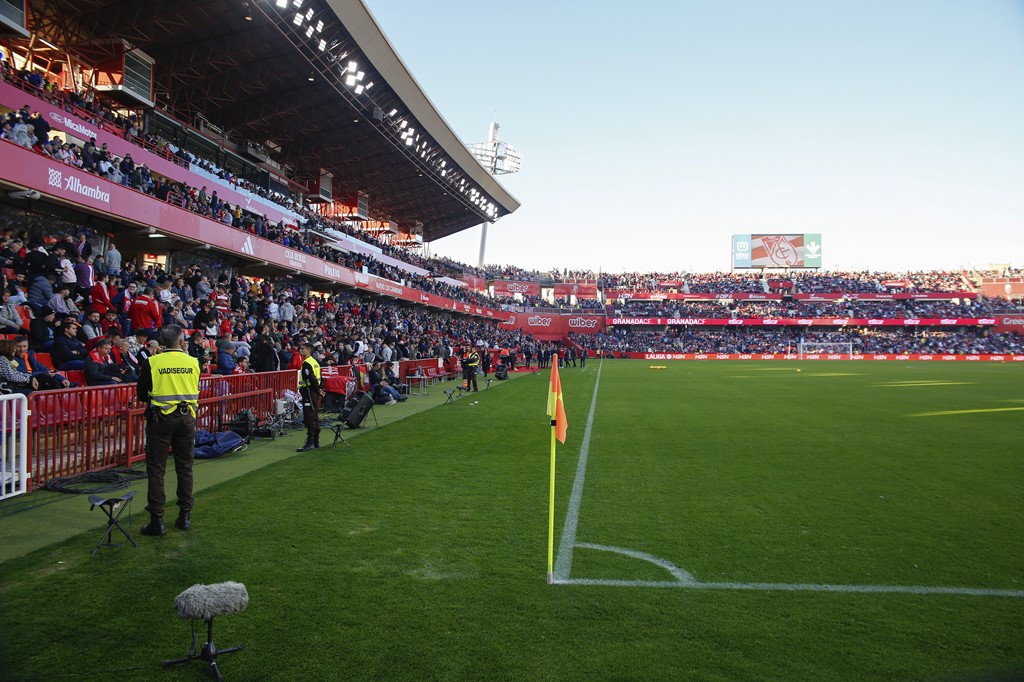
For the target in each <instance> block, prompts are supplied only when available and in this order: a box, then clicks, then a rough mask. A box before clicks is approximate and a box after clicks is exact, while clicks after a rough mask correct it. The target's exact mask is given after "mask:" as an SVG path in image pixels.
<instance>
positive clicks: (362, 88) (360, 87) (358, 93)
mask: <svg viewBox="0 0 1024 682" xmlns="http://www.w3.org/2000/svg"><path fill="white" fill-rule="evenodd" d="M365 89H366V88H364V87H363V86H362V85H357V86H356V94H357V95H361V94H363V90H365Z"/></svg>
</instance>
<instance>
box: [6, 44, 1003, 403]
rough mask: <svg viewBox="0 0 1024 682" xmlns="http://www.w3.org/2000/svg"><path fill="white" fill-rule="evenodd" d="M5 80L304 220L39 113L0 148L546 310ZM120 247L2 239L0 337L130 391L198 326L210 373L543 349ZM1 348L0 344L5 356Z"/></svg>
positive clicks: (134, 123)
mask: <svg viewBox="0 0 1024 682" xmlns="http://www.w3.org/2000/svg"><path fill="white" fill-rule="evenodd" d="M0 76H2V77H3V78H4V79H7V80H12V81H22V82H24V83H27V84H28V85H29V86H30V87H32V88H35V89H36V90H37V91H38V94H39V96H41V97H43V98H45V99H47V100H49V101H50V102H51V103H53V104H55V105H56V106H59V107H60V108H61V109H62V110H64V111H66V112H69V113H72V114H74V115H76V116H79V117H83V118H84V119H85V120H86V121H88V122H90V123H92V124H93V125H96V126H98V127H100V128H104V129H107V128H108V127H109V129H110V130H116V131H119V132H121V133H122V134H123V135H124V137H125V138H126V139H129V140H131V141H133V142H135V143H137V144H139V145H141V146H144V147H147V148H150V149H158V150H159V151H160V153H162V154H164V156H165V157H167V158H171V159H173V160H176V161H177V162H179V163H180V164H181V165H184V166H189V165H190V166H191V167H193V169H194V170H196V171H197V172H198V173H199V175H197V178H200V177H209V178H212V179H214V181H215V184H218V185H219V186H225V185H227V186H231V187H235V188H239V189H243V190H246V191H249V192H253V193H256V194H258V195H259V196H261V197H263V198H266V199H268V200H269V201H273V202H275V203H278V204H279V205H281V206H282V207H283V208H284V209H286V210H288V211H293V212H294V215H295V216H296V218H297V219H296V221H295V222H296V223H298V225H297V226H294V225H290V224H286V223H285V222H280V223H275V222H273V221H270V220H268V219H267V217H266V215H265V214H264V215H260V214H259V213H258V212H249V211H246V210H243V209H242V207H241V206H239V205H237V204H236V205H231V204H230V203H229V202H226V201H224V200H223V199H222V198H220V197H219V196H218V192H217V189H216V187H214V188H213V189H212V190H211V188H210V187H209V186H202V185H201V183H197V184H199V185H200V186H199V187H198V188H197V187H195V186H191V185H189V184H182V183H178V182H173V181H170V180H169V179H167V178H164V177H161V176H160V175H159V174H155V173H153V172H152V171H151V170H150V169H149V168H148V167H147V166H146V164H144V163H136V162H135V161H134V160H133V159H132V156H131V154H126V155H125V156H124V157H119V156H116V155H114V154H113V153H112V152H111V151H110V150H109V149H107V145H106V144H102V143H101V144H97V143H96V140H95V139H90V140H89V141H88V142H86V143H84V144H82V145H75V144H71V143H69V142H67V141H65V140H63V139H61V138H59V137H54V138H53V139H50V133H51V132H52V131H51V129H50V126H49V123H48V122H47V121H46V120H45V117H43V116H40V114H39V112H37V111H33V110H32V108H31V106H23V107H22V108H21V109H19V110H15V111H12V112H10V113H9V114H8V115H7V116H6V117H4V119H3V121H2V132H0V137H3V138H4V139H6V140H8V141H11V142H13V143H15V144H20V145H22V146H25V147H30V148H33V149H34V150H35V151H36V152H38V153H40V154H44V155H46V156H49V157H51V158H53V159H55V160H56V161H59V162H61V163H65V164H68V165H71V166H74V167H77V168H80V169H82V170H83V171H85V172H89V173H93V174H95V175H97V176H101V177H104V178H106V179H107V180H109V181H111V182H115V183H119V184H122V185H124V186H127V187H131V188H133V189H135V190H137V191H140V192H144V193H147V194H150V195H152V196H154V197H155V198H157V199H159V200H162V201H172V202H176V203H179V204H180V205H181V206H182V207H183V208H185V209H187V210H190V211H193V212H195V213H197V214H200V215H203V216H204V217H206V218H209V219H212V220H216V221H219V222H221V223H223V224H225V225H230V226H231V227H233V228H235V229H239V230H244V231H247V232H249V233H251V234H253V235H256V236H258V237H261V238H264V239H268V240H271V241H274V242H277V243H280V244H282V245H284V246H287V247H289V248H291V249H294V250H296V251H301V252H303V253H307V254H310V255H313V256H316V257H319V258H323V259H325V260H329V261H332V262H335V263H338V264H340V265H343V266H345V267H348V268H351V269H354V270H359V271H363V272H366V273H369V274H373V275H377V276H379V277H384V278H387V279H390V280H394V281H398V282H402V283H404V284H405V285H407V286H410V287H413V288H416V289H419V290H422V291H426V292H428V293H433V294H436V295H439V296H443V297H446V298H450V299H454V300H458V301H462V302H467V303H473V304H476V305H480V306H501V307H503V308H509V309H511V308H541V307H552V305H551V304H550V303H548V302H547V301H545V300H544V299H541V298H540V297H535V296H526V297H519V298H512V297H500V296H499V297H489V296H486V295H484V294H482V293H480V292H477V291H473V290H471V289H470V288H469V287H465V286H457V285H454V284H452V283H450V282H445V281H441V280H442V278H451V279H459V278H460V277H461V276H462V275H464V274H468V275H473V276H476V277H483V278H486V279H492V280H493V279H515V280H536V279H538V278H539V277H540V276H541V274H540V273H536V272H531V271H528V270H526V269H524V268H521V267H517V266H512V265H500V266H499V265H488V266H485V267H484V268H475V267H472V266H469V265H467V264H463V263H459V262H457V261H454V260H452V259H448V258H427V257H424V256H422V255H421V254H419V253H417V252H416V251H414V250H411V249H408V248H404V247H401V246H395V245H392V244H390V243H389V242H388V240H387V239H386V238H379V237H378V236H377V235H376V234H375V233H372V232H369V231H366V230H363V229H361V228H360V224H359V223H358V222H353V221H347V220H340V219H336V218H331V217H328V216H324V215H321V214H319V213H317V212H315V211H313V210H311V209H309V208H303V207H301V206H299V205H298V204H296V203H295V201H294V198H293V197H291V196H288V195H286V194H282V193H275V192H271V191H269V190H268V189H266V188H262V187H257V186H255V185H254V184H253V183H251V182H248V181H247V180H245V179H244V178H242V177H240V176H239V175H238V173H236V172H234V171H233V170H232V169H231V168H229V167H220V166H218V165H216V164H215V163H213V162H212V161H210V160H208V159H203V158H199V157H197V156H195V155H194V154H192V153H191V152H189V151H188V150H185V149H182V148H180V147H178V146H176V145H174V144H172V143H171V142H169V141H167V140H165V139H163V138H160V137H158V136H155V135H152V134H150V133H148V132H146V131H145V130H144V129H143V125H142V122H141V120H140V119H139V118H137V117H136V116H134V115H133V114H131V113H129V112H126V111H123V110H120V109H118V108H117V107H115V106H112V105H110V104H105V103H103V102H102V101H101V99H100V98H99V97H98V96H97V94H96V93H95V92H92V91H83V92H75V91H62V90H60V89H59V88H57V87H56V86H55V84H54V83H53V82H50V81H47V80H45V79H43V78H41V77H40V76H39V75H38V74H36V73H32V72H21V73H18V72H15V71H14V70H13V68H12V67H11V65H10V63H9V62H4V63H3V68H2V73H0ZM339 233H340V234H344V235H348V236H351V237H353V238H355V239H358V240H360V241H361V242H363V243H365V244H367V245H369V246H371V247H373V248H374V249H378V250H379V251H380V253H381V254H383V255H386V256H389V257H391V258H393V259H395V260H397V261H399V263H397V264H396V263H394V262H390V261H385V260H384V259H382V258H377V257H374V256H373V255H369V254H359V253H351V252H348V251H345V250H340V249H337V248H333V246H332V244H333V240H334V238H336V237H337V235H338V234H339ZM110 246H111V248H110V249H108V250H105V251H104V252H103V253H93V252H92V250H93V245H92V243H91V242H90V240H89V236H88V235H87V234H86V233H84V232H83V233H81V234H77V235H74V236H71V235H58V236H57V237H56V238H55V239H54V240H52V242H51V243H49V244H46V245H44V243H43V241H42V240H41V239H40V238H39V236H38V235H36V236H35V237H32V236H30V235H27V234H13V233H8V234H6V235H3V236H2V237H0V267H3V268H9V269H11V270H13V277H12V278H10V279H8V278H7V277H6V276H4V278H3V287H4V290H3V305H2V307H0V328H2V329H3V332H4V333H9V334H21V335H24V337H25V338H24V339H23V342H24V344H27V345H28V346H29V347H30V349H31V350H32V351H38V352H49V353H51V355H52V357H53V359H54V362H55V363H56V364H57V365H58V369H61V370H62V371H84V373H85V376H86V380H87V381H88V382H89V383H111V382H113V383H118V382H120V381H130V380H131V379H132V376H133V375H134V372H133V368H134V367H137V363H138V361H139V360H140V359H141V358H143V357H145V355H146V353H147V352H150V351H149V348H151V346H150V345H149V344H150V339H149V336H150V335H151V334H152V333H153V330H154V329H156V328H158V327H159V326H161V325H162V324H166V323H170V322H174V323H178V324H181V325H182V326H184V327H187V328H197V329H199V330H201V332H200V335H201V337H202V338H206V339H214V340H215V341H216V346H215V352H216V358H214V357H208V358H206V359H207V361H208V362H209V363H210V365H211V366H215V367H216V370H215V371H218V372H222V373H223V372H237V371H242V372H244V371H252V370H257V371H267V370H269V369H274V368H278V367H282V366H284V365H287V364H289V363H291V362H292V359H293V352H292V349H293V348H294V345H295V343H297V342H299V341H300V340H309V341H312V342H315V343H317V344H318V348H319V351H318V352H320V353H321V355H322V357H323V360H324V363H325V364H328V365H329V364H332V363H334V364H346V363H349V362H352V361H353V360H357V359H358V360H363V359H366V358H368V357H369V358H370V359H371V360H372V359H373V358H387V359H390V358H394V359H404V358H410V359H411V358H419V357H450V354H451V352H452V347H453V344H457V343H465V342H466V340H467V339H473V340H474V342H478V343H483V344H485V345H492V344H494V345H496V346H507V345H512V346H523V345H525V346H526V347H529V348H531V350H533V351H536V352H542V350H543V349H542V348H540V347H537V348H534V347H533V345H534V344H532V341H530V340H529V339H526V338H523V336H522V334H521V333H519V332H515V333H513V332H503V331H501V330H499V329H498V328H497V327H496V325H495V324H494V323H493V322H483V321H473V320H471V319H463V318H458V317H456V316H454V315H451V314H450V313H447V312H444V311H416V310H411V309H406V308H402V307H400V306H399V305H397V304H386V303H380V302H368V301H363V300H361V299H360V298H359V297H358V296H356V295H354V294H342V295H336V296H330V297H323V298H321V297H316V296H310V295H308V292H307V291H306V289H305V287H303V286H301V285H299V284H297V283H296V282H294V281H293V280H287V279H284V280H281V281H278V282H270V281H268V280H262V281H259V280H248V279H246V278H242V277H228V276H227V275H220V276H219V277H217V278H216V281H211V279H210V277H209V276H208V275H207V274H205V273H204V272H203V270H202V268H200V267H198V266H193V267H187V268H183V269H175V270H172V271H170V272H164V271H162V270H161V269H160V268H157V267H139V266H138V265H137V264H136V263H135V262H134V260H133V259H130V258H129V259H123V258H122V257H121V254H120V253H119V252H118V251H117V249H116V247H115V246H114V245H113V244H111V245H110ZM421 272H426V273H427V274H425V275H424V274H420V273H421ZM1021 272H1022V271H1020V270H1014V269H1010V270H1007V271H1001V272H998V273H995V274H998V275H1000V276H1016V275H1019V274H1021ZM546 274H550V276H551V277H552V278H553V279H554V280H556V281H560V280H576V279H588V280H597V279H598V278H599V277H600V282H599V286H601V287H604V288H609V289H631V290H635V291H664V290H666V289H673V290H679V291H683V292H689V293H758V292H765V291H771V290H773V287H774V290H780V291H783V290H784V291H788V292H791V293H801V292H806V293H835V292H848V293H872V292H890V293H892V292H900V291H908V292H927V291H946V292H949V291H954V292H955V291H962V290H965V289H969V288H970V285H969V283H968V280H967V279H966V278H965V277H964V276H963V275H962V274H961V273H959V272H948V271H923V272H907V273H893V272H820V271H814V272H793V273H785V274H784V275H773V274H762V273H758V272H749V273H722V272H715V273H685V272H671V273H659V272H650V273H620V274H608V273H602V274H600V275H598V274H595V273H594V272H593V271H590V270H584V271H580V270H569V269H562V270H558V269H555V270H552V271H551V272H550V273H546ZM975 274H979V273H975ZM980 274H984V275H987V274H988V273H980ZM554 307H561V308H569V307H573V308H582V309H587V310H599V309H601V308H602V307H603V304H602V303H601V302H600V301H597V300H588V299H579V300H577V301H575V302H574V301H572V300H571V299H568V298H565V299H558V300H555V302H554ZM991 311H992V309H991V307H990V306H989V304H988V303H987V302H985V301H978V302H975V303H971V302H969V301H965V302H964V303H958V304H954V303H952V302H944V301H928V302H921V301H906V302H904V301H847V300H844V301H837V302H834V303H833V302H774V301H772V302H766V301H757V302H753V301H749V302H748V301H738V302H735V303H729V304H721V303H717V302H705V301H697V302H692V301H688V302H675V301H666V302H661V303H648V302H645V303H640V302H629V303H627V304H625V305H624V306H622V307H620V308H618V309H617V312H619V313H620V314H622V315H626V316H634V315H636V316H639V315H648V316H658V317H693V316H700V317H976V316H980V315H982V314H991ZM796 333H799V332H798V331H797V330H789V329H771V330H761V329H750V328H728V329H696V330H690V329H683V330H669V331H666V332H660V331H640V330H634V331H626V330H617V331H615V332H613V333H609V334H604V335H601V336H599V337H598V339H597V342H598V344H599V345H600V344H606V347H607V349H609V350H627V349H628V350H636V349H641V350H649V349H654V350H666V351H667V350H673V351H677V352H768V351H767V350H766V349H769V348H770V349H775V350H772V351H771V352H780V351H778V350H777V349H778V348H779V347H780V344H781V345H782V346H786V345H788V344H791V343H792V342H793V338H794V334H796ZM831 334H833V335H834V334H840V335H841V336H842V337H843V338H846V339H848V340H850V341H851V342H853V343H854V344H855V350H857V351H859V352H916V351H918V350H921V352H964V353H974V352H1007V351H1008V350H1009V347H1010V346H1014V345H1015V343H1016V337H1006V335H999V334H986V333H983V332H978V331H976V330H896V331H893V330H886V329H862V330H856V331H849V332H831ZM21 347H22V342H21V341H19V342H18V343H16V344H14V346H13V348H14V350H13V351H12V352H13V354H14V355H13V356H12V361H14V362H15V363H17V362H19V361H20V363H21V367H22V369H23V370H25V371H22V373H21V375H19V378H21V379H23V378H24V375H27V374H31V373H32V372H29V371H27V370H29V369H32V368H33V367H34V365H33V364H32V361H31V360H30V358H28V357H27V356H26V355H25V354H24V353H21V354H19V349H20V348H21ZM5 348H6V346H5ZM200 348H202V349H203V351H204V352H203V355H209V353H207V352H205V351H206V350H207V349H206V348H205V346H204V345H202V344H196V345H195V348H194V350H195V352H197V353H199V349H200ZM722 349H729V350H726V351H723V350H722ZM731 349H737V350H731ZM894 349H895V350H894ZM922 349H924V350H922ZM979 349H987V350H979ZM2 352H4V349H0V353H2ZM19 358H20V360H19ZM2 364H3V363H0V365H2ZM12 368H13V365H12ZM50 376H51V378H50V379H46V380H43V381H40V379H45V378H44V377H41V375H39V376H35V375H34V377H33V378H34V379H35V382H34V383H35V384H36V385H39V384H51V383H54V382H56V383H55V384H54V387H56V385H57V384H59V385H66V384H65V383H64V382H67V379H66V378H62V379H60V380H59V381H58V380H56V379H53V378H52V377H53V376H62V375H53V374H51V375H50ZM23 383H24V382H23ZM31 383H32V382H29V384H31ZM39 387H40V388H42V387H44V386H39Z"/></svg>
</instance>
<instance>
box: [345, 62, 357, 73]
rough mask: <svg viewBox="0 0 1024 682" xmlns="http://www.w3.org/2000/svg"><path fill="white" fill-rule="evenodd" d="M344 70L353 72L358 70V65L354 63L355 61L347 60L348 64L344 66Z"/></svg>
mask: <svg viewBox="0 0 1024 682" xmlns="http://www.w3.org/2000/svg"><path fill="white" fill-rule="evenodd" d="M345 70H346V71H348V72H349V73H354V72H355V71H358V70H359V65H358V64H356V63H355V62H349V63H348V66H346V67H345Z"/></svg>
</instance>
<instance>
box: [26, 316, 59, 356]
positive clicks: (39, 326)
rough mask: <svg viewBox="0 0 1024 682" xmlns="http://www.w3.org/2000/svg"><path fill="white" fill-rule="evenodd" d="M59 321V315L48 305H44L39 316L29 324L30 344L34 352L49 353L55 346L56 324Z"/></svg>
mask: <svg viewBox="0 0 1024 682" xmlns="http://www.w3.org/2000/svg"><path fill="white" fill-rule="evenodd" d="M56 320H57V313H56V312H55V311H54V310H53V308H51V307H50V306H48V305H44V306H43V307H42V309H41V310H40V311H39V314H38V315H36V316H35V317H33V318H32V321H31V322H29V335H28V336H29V343H30V345H31V346H32V350H35V351H39V352H48V351H49V350H50V348H51V347H52V346H53V342H54V339H56V337H57V334H56V331H55V327H54V324H55V323H56Z"/></svg>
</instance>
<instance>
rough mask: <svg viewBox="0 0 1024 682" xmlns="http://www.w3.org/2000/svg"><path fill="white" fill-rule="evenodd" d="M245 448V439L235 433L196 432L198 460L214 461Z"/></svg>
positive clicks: (196, 455)
mask: <svg viewBox="0 0 1024 682" xmlns="http://www.w3.org/2000/svg"><path fill="white" fill-rule="evenodd" d="M244 447H245V439H244V438H242V437H241V436H239V435H238V434H237V433H235V432H234V431H225V432H223V433H217V434H213V433H210V432H209V431H201V430H200V431H196V450H195V458H196V459H213V458H214V457H220V456H221V455H226V454H227V453H229V452H234V451H236V450H241V449H242V448H244Z"/></svg>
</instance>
